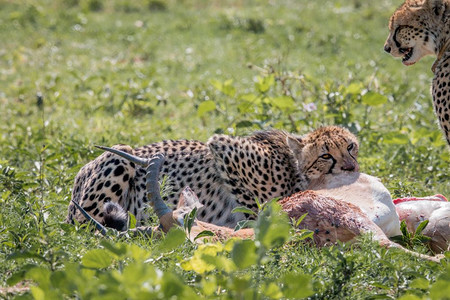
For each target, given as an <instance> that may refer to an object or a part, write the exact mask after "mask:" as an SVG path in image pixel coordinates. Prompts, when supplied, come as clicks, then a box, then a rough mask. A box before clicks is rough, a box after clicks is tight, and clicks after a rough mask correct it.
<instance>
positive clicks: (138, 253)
mask: <svg viewBox="0 0 450 300" xmlns="http://www.w3.org/2000/svg"><path fill="white" fill-rule="evenodd" d="M150 254H151V252H150V251H148V250H146V249H143V248H141V247H139V246H138V245H136V244H129V245H128V246H127V256H129V257H131V258H133V259H134V260H136V261H144V260H146V259H147V258H148V257H149V256H150Z"/></svg>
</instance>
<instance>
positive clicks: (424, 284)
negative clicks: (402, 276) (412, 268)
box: [409, 278, 430, 290]
mask: <svg viewBox="0 0 450 300" xmlns="http://www.w3.org/2000/svg"><path fill="white" fill-rule="evenodd" d="M409 286H410V287H411V288H414V289H422V290H425V289H428V287H429V286H430V282H429V281H428V280H426V279H425V278H417V279H414V280H413V281H412V282H411V284H410V285H409Z"/></svg>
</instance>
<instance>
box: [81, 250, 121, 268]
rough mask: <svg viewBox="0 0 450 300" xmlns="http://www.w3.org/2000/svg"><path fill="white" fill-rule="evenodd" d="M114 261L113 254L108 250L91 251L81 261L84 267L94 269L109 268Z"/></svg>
mask: <svg viewBox="0 0 450 300" xmlns="http://www.w3.org/2000/svg"><path fill="white" fill-rule="evenodd" d="M112 261H113V258H112V255H111V252H109V251H108V250H106V249H93V250H89V251H88V252H86V254H85V255H84V256H83V258H82V259H81V262H82V264H83V266H85V267H87V268H94V269H103V268H107V267H109V266H110V265H111V263H112Z"/></svg>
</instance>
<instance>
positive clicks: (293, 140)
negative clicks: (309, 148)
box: [286, 134, 305, 159]
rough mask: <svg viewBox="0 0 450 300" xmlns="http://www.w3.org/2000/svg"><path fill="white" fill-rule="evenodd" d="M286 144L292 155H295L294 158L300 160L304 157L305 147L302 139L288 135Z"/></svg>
mask: <svg viewBox="0 0 450 300" xmlns="http://www.w3.org/2000/svg"><path fill="white" fill-rule="evenodd" d="M286 142H287V145H288V147H289V149H290V150H291V151H292V153H294V156H295V157H296V158H297V159H299V158H300V157H301V155H302V150H303V147H304V146H305V144H304V142H303V140H302V138H301V137H296V136H293V135H290V134H288V135H287V137H286Z"/></svg>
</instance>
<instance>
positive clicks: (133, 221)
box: [128, 212, 136, 229]
mask: <svg viewBox="0 0 450 300" xmlns="http://www.w3.org/2000/svg"><path fill="white" fill-rule="evenodd" d="M128 217H129V218H128V220H129V225H128V228H130V229H133V228H136V217H135V216H134V215H133V214H132V213H130V212H128Z"/></svg>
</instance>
